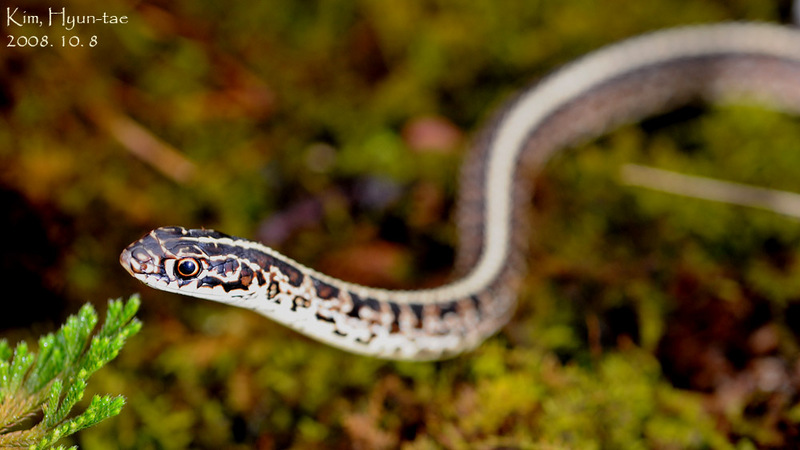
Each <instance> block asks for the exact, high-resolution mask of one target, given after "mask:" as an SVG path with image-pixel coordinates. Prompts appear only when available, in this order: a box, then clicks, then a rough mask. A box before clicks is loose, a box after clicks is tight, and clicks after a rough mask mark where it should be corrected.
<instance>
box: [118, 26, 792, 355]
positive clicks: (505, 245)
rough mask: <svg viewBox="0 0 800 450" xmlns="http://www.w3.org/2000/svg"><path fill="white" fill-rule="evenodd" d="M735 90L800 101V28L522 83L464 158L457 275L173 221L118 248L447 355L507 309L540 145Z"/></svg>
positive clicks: (273, 313)
mask: <svg viewBox="0 0 800 450" xmlns="http://www.w3.org/2000/svg"><path fill="white" fill-rule="evenodd" d="M739 98H746V99H754V100H757V101H759V102H762V103H765V104H767V105H770V106H771V107H773V108H776V109H780V110H783V111H787V112H791V113H796V112H798V110H800V32H797V31H795V30H793V29H790V28H787V27H781V26H777V25H768V24H748V23H731V24H718V25H707V26H695V27H686V28H677V29H672V30H666V31H661V32H656V33H652V34H648V35H643V36H640V37H637V38H633V39H630V40H627V41H623V42H621V43H618V44H615V45H612V46H609V47H606V48H604V49H601V50H598V51H596V52H594V53H591V54H589V55H587V56H585V57H583V58H581V59H579V60H577V61H575V62H573V63H571V64H568V65H567V66H565V67H563V68H561V69H560V70H558V71H556V72H555V73H554V74H552V75H550V76H548V77H546V78H544V79H543V80H542V81H541V82H539V83H538V84H536V85H534V86H532V87H530V88H528V89H525V90H523V91H522V92H521V93H520V94H518V95H517V96H516V97H515V98H514V99H513V100H511V101H510V102H509V103H508V104H507V105H506V106H505V107H504V108H502V109H501V111H500V112H499V114H497V115H496V118H495V119H494V120H493V121H492V122H491V123H490V124H489V126H488V127H487V128H486V129H485V131H484V132H483V133H482V134H480V135H479V136H480V137H479V138H478V139H477V140H476V145H475V146H474V148H473V151H472V152H471V153H470V154H469V155H468V157H467V161H466V162H465V164H464V168H463V170H462V180H461V181H462V183H461V192H460V196H459V209H458V212H457V220H458V224H459V231H460V241H461V244H460V249H459V250H460V251H459V257H458V260H457V264H458V267H459V268H460V269H461V271H462V272H463V273H464V276H462V277H461V278H458V279H456V280H454V281H452V282H451V283H449V284H446V285H443V286H441V287H436V288H432V289H424V290H409V291H391V290H384V289H377V288H371V287H366V286H361V285H357V284H353V283H348V282H344V281H341V280H338V279H335V278H333V277H330V276H327V275H325V274H322V273H320V272H317V271H315V270H312V269H310V268H308V267H305V266H303V265H301V264H299V263H297V262H295V261H293V260H292V259H290V258H288V257H286V256H284V255H281V254H280V253H278V252H276V251H274V250H272V249H270V248H268V247H266V246H264V245H262V244H259V243H256V242H252V241H248V240H245V239H241V238H237V237H232V236H227V235H225V234H222V233H218V232H215V231H210V230H196V229H185V228H180V227H164V228H158V229H155V230H153V231H151V232H150V233H149V234H147V235H145V236H144V237H143V238H141V239H140V240H138V241H136V242H134V243H132V244H131V245H130V246H128V247H127V248H126V249H125V250H124V251H123V252H122V255H121V256H120V262H121V264H122V265H123V267H124V268H125V269H126V270H127V271H128V272H130V273H131V275H133V276H134V277H136V278H137V279H139V280H140V281H142V282H144V283H145V284H147V285H149V286H151V287H154V288H157V289H161V290H165V291H170V292H175V293H179V294H184V295H190V296H195V297H200V298H205V299H209V300H214V301H218V302H222V303H226V304H230V305H233V306H238V307H243V308H248V309H252V310H254V311H257V312H258V313H261V314H263V315H265V316H267V317H270V318H272V319H274V320H276V321H278V322H280V323H283V324H285V325H287V326H289V327H291V328H293V329H295V330H297V331H299V332H301V333H304V334H306V335H308V336H311V337H313V338H315V339H318V340H320V341H322V342H325V343H328V344H331V345H333V346H336V347H339V348H342V349H344V350H347V351H351V352H355V353H360V354H365V355H372V356H377V357H383V358H392V359H413V360H429V359H439V358H443V357H448V356H452V355H455V354H458V353H460V352H463V351H466V350H469V349H472V348H474V347H475V346H477V345H479V344H480V343H481V342H482V341H483V340H485V339H486V338H487V337H489V336H491V335H492V334H494V333H495V332H496V331H497V330H498V329H499V328H501V327H502V326H503V325H504V324H505V323H506V322H507V321H508V319H509V317H510V316H511V314H512V313H513V311H514V308H515V304H516V298H517V290H518V286H519V284H520V279H521V274H522V273H523V271H524V270H525V265H526V264H525V245H524V244H525V242H526V241H527V238H528V234H527V227H526V221H525V204H526V202H527V201H528V200H529V198H530V195H531V189H529V188H530V187H531V186H530V174H531V173H534V174H535V172H536V171H537V170H539V169H540V168H541V167H542V166H543V165H544V163H545V162H546V161H547V159H548V158H549V157H550V155H551V154H553V153H554V152H555V151H556V150H558V149H561V148H564V147H566V146H568V145H571V144H575V143H576V142H578V141H580V140H582V139H587V138H590V137H593V136H597V135H599V134H601V133H603V132H606V131H608V130H609V129H611V128H613V127H615V126H618V125H620V124H623V123H626V122H631V121H635V120H639V119H642V118H644V117H647V116H650V115H653V114H657V113H659V112H664V111H667V110H669V109H673V108H675V107H678V106H680V105H682V104H685V103H687V102H692V101H698V100H700V101H708V102H719V101H727V100H731V99H733V100H735V99H739Z"/></svg>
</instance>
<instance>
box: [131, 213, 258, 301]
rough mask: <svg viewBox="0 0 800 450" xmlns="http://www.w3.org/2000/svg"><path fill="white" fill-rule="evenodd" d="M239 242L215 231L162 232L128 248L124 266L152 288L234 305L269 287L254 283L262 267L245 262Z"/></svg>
mask: <svg viewBox="0 0 800 450" xmlns="http://www.w3.org/2000/svg"><path fill="white" fill-rule="evenodd" d="M239 241H241V240H240V239H239V238H234V237H231V236H228V235H225V234H222V233H219V232H216V231H212V230H191V229H186V228H181V227H162V228H157V229H155V230H153V231H151V232H150V233H148V234H146V235H145V236H143V237H142V238H141V239H139V240H138V241H136V242H134V243H132V244H131V245H129V246H128V247H126V248H125V250H123V251H122V254H121V255H120V257H119V262H120V264H122V267H123V268H124V269H125V270H126V271H128V273H130V274H131V275H132V276H133V277H134V278H136V279H138V280H139V281H141V282H142V283H144V284H146V285H148V286H150V287H152V288H155V289H159V290H162V291H168V292H175V293H179V294H184V295H191V296H194V297H200V298H205V299H209V300H216V301H223V302H225V303H230V302H231V299H237V298H240V299H241V298H249V297H252V296H253V295H256V293H257V290H258V288H259V287H260V285H261V284H263V283H258V282H254V278H258V277H257V276H256V274H261V267H260V266H259V265H258V264H257V261H256V262H254V261H251V260H250V259H243V258H242V256H243V255H242V250H241V247H240V245H239V244H238V242H239ZM262 277H263V275H262ZM259 281H263V280H259Z"/></svg>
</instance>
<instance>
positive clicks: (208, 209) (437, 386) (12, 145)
mask: <svg viewBox="0 0 800 450" xmlns="http://www.w3.org/2000/svg"><path fill="white" fill-rule="evenodd" d="M6 3H7V4H4V5H3V6H4V8H3V12H4V13H5V14H4V17H3V19H4V20H3V24H4V28H3V37H4V39H5V45H4V47H5V48H4V50H3V52H2V54H1V55H2V56H0V120H1V121H2V125H0V198H2V203H1V204H2V207H3V208H2V209H3V214H4V217H3V220H2V236H3V244H2V246H0V249H2V250H0V269H2V273H3V276H2V280H3V281H4V284H5V295H3V299H4V300H3V302H4V305H3V312H2V314H0V337H3V338H6V339H9V340H10V341H11V342H12V343H13V342H15V341H17V340H20V339H26V340H28V341H29V342H31V343H33V342H34V341H35V339H36V338H37V337H38V336H39V335H40V334H43V333H46V332H49V331H53V330H54V329H56V328H57V327H58V326H59V325H60V323H61V322H62V321H63V320H64V319H65V317H66V316H67V315H69V314H71V313H75V312H77V310H78V309H79V307H80V305H81V304H83V303H84V302H91V303H93V304H94V305H96V306H97V307H98V309H100V310H101V311H102V310H103V308H104V307H105V304H106V300H107V299H108V298H117V297H127V296H129V295H130V294H132V293H134V292H141V294H142V300H143V304H142V308H141V311H140V313H139V317H140V319H142V320H143V321H144V328H143V330H142V331H141V332H140V333H139V334H138V335H137V336H136V337H135V338H134V339H132V340H131V341H130V342H129V343H128V344H127V345H126V347H125V349H124V350H123V352H122V354H121V355H120V356H119V357H118V358H117V360H115V361H114V362H113V363H112V364H111V365H109V367H106V368H104V369H103V370H101V371H100V372H98V373H97V374H96V375H94V377H93V378H92V379H91V381H90V383H89V384H90V386H89V387H90V389H94V390H95V391H96V392H102V393H111V394H122V395H125V396H126V397H127V399H128V404H127V406H126V407H125V408H124V410H123V412H122V413H121V414H120V415H119V416H117V417H115V418H113V419H110V420H108V421H106V422H104V423H102V424H101V425H99V426H97V427H94V428H91V429H88V430H85V431H83V432H82V433H80V434H78V435H77V436H76V437H75V438H74V439H73V441H72V442H73V443H76V444H80V445H81V448H86V449H95V448H103V449H105V448H163V449H173V448H174V449H179V448H263V449H270V448H287V447H293V448H396V447H404V448H440V447H446V448H471V447H483V448H495V447H499V446H522V445H530V446H533V447H537V448H785V447H791V446H793V445H798V442H800V426H799V425H798V424H800V403H798V399H799V398H800V394H799V393H798V392H799V389H800V363H798V358H797V355H798V337H799V335H800V276H798V275H800V229H799V228H798V226H797V225H798V224H797V221H796V220H791V219H787V218H785V217H782V216H779V215H776V214H773V213H770V212H764V211H758V210H752V209H746V208H741V207H735V206H730V205H720V204H713V203H709V202H704V201H701V200H694V199H687V198H682V197H677V196H672V195H669V194H664V193H657V192H649V191H644V190H640V189H636V188H632V187H627V186H622V185H620V183H619V182H618V179H617V173H618V169H619V167H620V165H621V164H622V163H625V162H638V163H643V164H648V165H654V166H659V167H663V168H668V169H671V170H676V171H681V172H685V173H691V174H698V175H704V176H709V177H714V178H721V179H726V180H731V181H739V182H744V183H750V184H756V185H760V186H764V187H771V188H776V189H783V190H789V191H795V192H798V191H800V185H798V183H797V179H798V175H800V151H798V150H800V144H799V142H800V128H798V126H797V120H796V119H795V118H792V117H787V116H784V115H780V114H776V113H772V112H769V111H765V110H762V109H759V108H756V107H752V106H747V105H742V106H729V107H724V108H723V107H691V108H684V109H681V110H680V111H677V112H675V113H672V114H667V115H665V116H660V117H657V118H653V119H649V120H647V121H645V122H643V123H641V124H635V125H631V126H626V127H623V128H622V129H620V130H617V131H615V132H613V133H611V134H609V135H607V136H604V137H602V138H600V139H597V140H594V141H592V142H590V143H588V144H586V145H584V146H582V147H581V148H580V149H570V150H567V151H565V152H562V154H560V155H559V156H558V157H557V158H556V159H555V160H554V161H553V162H552V163H551V164H550V165H549V166H548V168H547V170H545V171H544V173H543V174H541V175H540V176H539V177H538V178H537V181H536V187H537V190H536V192H537V194H536V197H535V199H534V201H533V205H532V212H533V220H534V224H535V229H536V232H535V233H534V235H533V236H531V246H532V252H531V256H530V261H531V271H530V276H529V279H528V280H527V281H526V284H525V288H524V290H523V294H522V297H521V300H520V306H519V308H518V312H517V314H516V315H515V317H514V318H513V319H512V322H511V323H510V324H509V325H508V326H507V327H506V328H505V329H504V330H503V331H502V332H501V333H500V334H499V335H498V336H497V337H495V338H493V339H491V340H490V341H488V342H487V343H486V344H484V345H483V346H481V347H480V348H479V349H477V350H476V351H474V352H472V353H470V354H467V355H463V356H460V357H458V358H455V359H452V360H448V361H444V362H437V363H415V364H412V363H393V362H385V361H377V360H373V359H368V358H362V357H358V356H353V355H349V354H346V353H344V352H341V351H338V350H334V349H330V348H327V347H326V346H324V345H322V344H318V343H316V342H314V341H311V340H309V339H306V338H304V337H301V336H300V335H298V334H296V333H294V332H291V331H289V330H286V329H284V328H283V327H281V326H279V325H277V324H275V323H273V322H270V321H269V320H267V319H265V318H263V317H260V316H257V315H255V314H254V313H251V312H248V311H243V310H236V309H233V308H230V307H226V306H224V305H219V304H213V303H211V302H205V301H201V300H196V299H191V298H183V297H180V296H177V295H169V294H165V293H161V292H156V291H154V290H151V289H148V288H146V287H144V286H143V285H140V284H138V282H136V281H135V280H133V279H132V278H131V277H129V276H128V275H127V274H126V273H125V272H124V271H123V270H122V269H121V267H120V266H119V263H118V257H119V253H120V251H121V250H122V248H124V247H125V246H126V245H127V244H129V243H130V242H132V241H133V240H135V239H138V238H139V237H140V236H141V235H143V234H145V233H146V232H148V231H149V230H150V229H152V228H155V227H158V226H164V225H181V226H186V227H193V228H198V227H205V228H212V229H217V230H219V231H223V232H225V233H228V234H233V235H238V236H243V237H247V238H252V239H258V240H261V241H263V242H265V243H267V244H269V245H272V246H274V247H275V248H276V249H278V250H279V251H281V252H283V253H285V254H287V255H290V256H291V257H293V258H295V259H297V260H299V261H301V262H303V263H305V264H307V265H310V266H312V267H314V268H317V269H319V270H321V271H324V272H327V273H329V274H331V275H334V276H338V277H342V278H345V279H347V280H350V281H355V282H360V283H366V284H371V285H377V286H383V287H389V288H410V287H415V286H431V285H435V284H438V283H441V282H443V281H445V280H447V277H448V275H449V269H450V264H451V262H452V260H453V254H454V247H455V245H456V243H457V232H456V230H455V227H454V225H453V224H452V221H451V220H450V218H451V215H452V212H453V204H454V200H455V196H456V192H457V186H458V183H457V175H458V170H459V164H460V161H461V159H462V156H463V154H464V153H465V151H466V150H467V149H468V146H469V142H470V138H471V137H472V136H474V135H475V133H476V131H477V130H478V129H479V128H480V126H481V124H482V123H484V122H485V121H486V119H487V118H488V117H489V115H490V114H491V112H492V111H493V110H494V109H496V108H497V107H499V106H500V105H501V104H502V101H503V100H504V99H507V98H508V97H509V95H511V94H512V93H513V92H514V91H515V90H517V89H519V88H521V87H523V86H526V85H527V84H528V83H530V82H531V81H534V80H536V79H537V78H539V77H541V76H543V75H545V74H546V73H548V72H549V71H551V70H553V69H555V68H557V67H558V66H559V65H561V64H564V63H566V62H568V61H570V60H572V59H575V58H577V57H579V56H581V55H583V54H585V53H587V52H589V51H591V50H594V49H597V48H599V47H601V46H603V45H605V44H608V43H612V42H615V41H618V40H620V39H623V38H626V37H629V36H633V35H637V34H640V33H643V32H647V31H651V30H655V29H660V28H665V27H672V26H678V25H684V24H693V23H703V22H719V21H729V20H759V21H769V22H787V21H788V17H789V1H788V0H787V1H777V0H776V1H772V0H771V1H764V0H657V1H656V0H654V1H650V2H639V1H635V0H606V1H603V2H599V1H594V0H567V1H561V2H546V1H526V2H523V1H503V2H498V1H495V0H480V1H437V0H407V1H405V2H403V3H402V6H400V4H393V5H391V6H389V4H388V3H387V2H382V1H376V0H350V1H348V0H336V1H327V2H322V1H294V2H291V1H262V2H247V3H245V2H234V3H223V2H212V1H169V2H168V1H159V0H151V1H125V0H108V1H105V2H102V3H97V2H89V1H81V0H75V1H68V2H63V3H62V2H57V4H56V3H47V2H40V1H23V0H20V1H19V2H17V3H8V2H6ZM51 8H52V9H54V10H56V11H64V12H66V14H67V15H70V16H75V17H78V18H80V17H85V16H87V15H92V16H102V15H103V14H104V13H105V14H107V16H109V18H110V17H111V16H113V17H116V18H117V19H119V18H121V17H122V16H125V17H126V18H127V20H126V22H127V23H106V24H103V23H93V24H91V23H83V24H81V23H78V24H76V25H75V26H74V28H72V29H66V28H65V27H62V26H61V24H60V23H54V24H53V25H52V26H48V25H47V23H46V20H47V17H48V15H49V13H50V9H51ZM61 8H66V9H65V10H62V9H61ZM17 9H18V11H19V12H17V13H16V14H17V15H15V16H13V17H14V18H15V21H16V22H22V23H20V24H19V25H18V24H17V23H16V22H15V21H9V20H8V18H9V15H10V14H11V13H12V12H13V11H17ZM33 16H37V17H40V18H41V20H42V21H43V22H45V24H44V25H43V26H42V27H38V26H35V25H33V24H30V23H24V21H23V20H22V19H24V18H27V17H33ZM57 19H58V20H60V18H57ZM80 21H81V20H80V19H79V20H78V22H80ZM112 21H113V20H112ZM45 36H46V37H47V42H46V43H49V44H53V45H52V46H49V45H44V44H45V41H44V38H45ZM89 394H91V393H89ZM87 398H90V395H88V394H87Z"/></svg>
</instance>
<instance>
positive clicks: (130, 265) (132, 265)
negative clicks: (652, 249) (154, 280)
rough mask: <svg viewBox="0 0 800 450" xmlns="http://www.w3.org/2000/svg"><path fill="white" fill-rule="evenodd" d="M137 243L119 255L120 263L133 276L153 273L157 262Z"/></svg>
mask: <svg viewBox="0 0 800 450" xmlns="http://www.w3.org/2000/svg"><path fill="white" fill-rule="evenodd" d="M137 244H138V242H137V243H134V244H132V245H130V246H128V247H127V248H126V249H125V250H123V251H122V253H121V254H120V255H119V263H120V264H121V265H122V268H123V269H125V270H126V271H127V272H128V273H129V274H131V275H134V276H135V275H141V274H148V273H153V272H154V271H155V270H156V266H157V262H156V261H155V259H154V257H153V256H152V255H151V254H150V253H148V252H147V251H146V250H144V249H143V248H141V247H140V246H139V245H137Z"/></svg>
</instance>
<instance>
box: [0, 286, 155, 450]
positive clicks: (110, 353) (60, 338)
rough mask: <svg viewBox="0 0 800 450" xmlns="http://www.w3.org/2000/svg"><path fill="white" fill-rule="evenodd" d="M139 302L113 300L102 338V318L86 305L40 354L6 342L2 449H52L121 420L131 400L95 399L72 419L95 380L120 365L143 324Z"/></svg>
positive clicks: (1, 350)
mask: <svg viewBox="0 0 800 450" xmlns="http://www.w3.org/2000/svg"><path fill="white" fill-rule="evenodd" d="M139 303H140V301H139V298H138V297H137V296H133V297H131V298H130V299H129V300H128V301H127V302H126V303H123V302H122V300H121V299H120V300H112V301H109V304H108V313H107V314H106V321H105V323H104V324H103V326H102V327H101V328H100V330H99V331H97V333H95V334H94V335H92V331H93V330H94V328H95V325H97V313H96V312H95V309H94V307H92V305H90V304H88V303H87V304H85V305H84V306H83V307H82V308H81V309H80V311H79V312H78V314H77V315H73V316H70V317H69V318H68V319H67V322H66V323H65V324H64V325H63V326H62V327H61V329H60V330H59V331H58V332H56V333H50V334H47V335H46V336H43V337H41V338H40V339H39V353H38V354H37V353H35V352H33V351H31V350H29V349H28V345H27V344H26V343H25V342H20V343H18V344H17V346H16V347H15V348H14V349H13V350H12V349H11V347H10V346H9V345H8V342H6V340H4V339H3V340H0V448H7V447H11V448H14V447H27V448H31V449H42V448H50V447H51V446H52V445H53V444H54V443H55V442H57V441H58V440H59V439H61V438H63V437H65V436H68V435H70V434H72V433H75V432H76V431H78V430H81V429H83V428H87V427H90V426H92V425H95V424H97V423H98V422H100V421H102V420H104V419H107V418H109V417H111V416H115V415H117V414H119V412H120V410H121V409H122V406H123V405H124V404H125V399H124V398H123V397H121V396H109V395H103V396H100V395H95V396H94V397H93V398H92V400H91V402H90V404H89V406H88V407H87V408H86V410H84V411H83V412H82V413H80V414H77V415H70V411H71V410H72V408H73V407H74V406H75V404H76V403H77V402H78V401H79V400H80V399H81V398H82V397H83V393H84V391H85V389H86V382H87V380H88V379H89V377H90V376H91V375H92V374H93V373H94V372H95V371H97V370H98V369H99V368H101V367H103V366H104V365H105V364H106V363H108V362H109V361H111V360H112V359H114V358H115V357H116V356H117V354H119V351H120V350H121V349H122V346H123V345H124V344H125V340H126V339H128V338H129V337H130V336H133V335H134V334H136V333H137V332H138V331H139V329H140V328H141V325H142V324H141V322H140V321H139V320H137V319H136V318H134V314H136V311H137V310H138V309H139Z"/></svg>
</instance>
